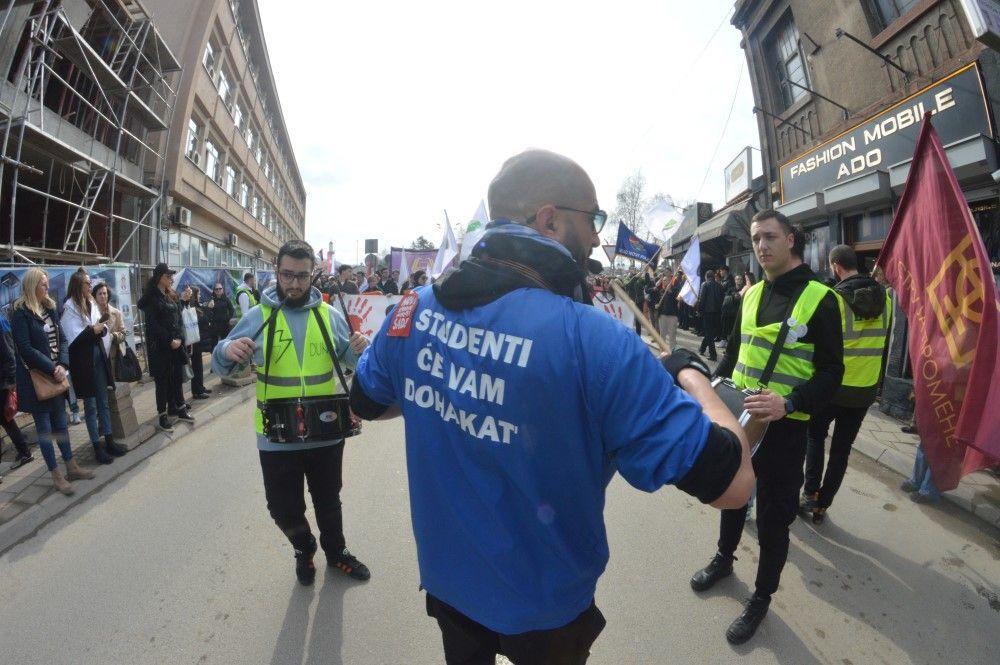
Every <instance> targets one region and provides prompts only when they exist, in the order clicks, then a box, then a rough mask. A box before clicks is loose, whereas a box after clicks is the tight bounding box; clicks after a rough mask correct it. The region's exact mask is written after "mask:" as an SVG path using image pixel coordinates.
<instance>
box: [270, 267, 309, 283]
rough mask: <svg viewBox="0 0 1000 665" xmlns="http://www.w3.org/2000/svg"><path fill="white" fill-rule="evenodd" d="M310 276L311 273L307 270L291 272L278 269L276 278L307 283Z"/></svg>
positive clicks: (283, 280)
mask: <svg viewBox="0 0 1000 665" xmlns="http://www.w3.org/2000/svg"><path fill="white" fill-rule="evenodd" d="M311 278H312V273H308V272H292V271H291V270H279V271H278V279H280V280H281V281H282V282H289V283H291V282H301V283H303V284H308V283H309V280H310V279H311Z"/></svg>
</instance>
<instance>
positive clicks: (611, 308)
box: [603, 302, 624, 321]
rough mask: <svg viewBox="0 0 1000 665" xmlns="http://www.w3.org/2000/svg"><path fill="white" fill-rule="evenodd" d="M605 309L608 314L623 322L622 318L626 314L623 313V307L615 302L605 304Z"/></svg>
mask: <svg viewBox="0 0 1000 665" xmlns="http://www.w3.org/2000/svg"><path fill="white" fill-rule="evenodd" d="M603 307H604V311H605V312H607V313H608V314H610V315H611V316H613V317H614V318H616V319H618V320H619V321H621V320H622V316H623V315H624V312H623V311H622V307H621V305H619V304H617V303H615V302H607V303H603Z"/></svg>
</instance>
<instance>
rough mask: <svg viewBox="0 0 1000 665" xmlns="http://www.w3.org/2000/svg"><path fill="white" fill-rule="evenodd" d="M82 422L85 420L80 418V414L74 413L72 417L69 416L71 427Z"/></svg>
mask: <svg viewBox="0 0 1000 665" xmlns="http://www.w3.org/2000/svg"><path fill="white" fill-rule="evenodd" d="M82 422H83V420H82V419H81V418H80V414H79V413H72V414H70V416H69V424H70V425H79V424H80V423H82Z"/></svg>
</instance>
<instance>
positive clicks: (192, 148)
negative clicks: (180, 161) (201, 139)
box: [184, 118, 199, 162]
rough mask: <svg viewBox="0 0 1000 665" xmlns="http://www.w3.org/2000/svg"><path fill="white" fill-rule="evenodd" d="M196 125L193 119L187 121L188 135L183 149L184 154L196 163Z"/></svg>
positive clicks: (197, 129) (197, 130)
mask: <svg viewBox="0 0 1000 665" xmlns="http://www.w3.org/2000/svg"><path fill="white" fill-rule="evenodd" d="M198 133H199V128H198V123H197V122H195V121H194V118H190V119H188V135H187V147H185V148H184V154H185V155H187V156H188V157H190V158H191V159H193V160H195V161H196V162H197V161H198V147H199V146H198Z"/></svg>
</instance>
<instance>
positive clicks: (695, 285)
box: [680, 235, 701, 307]
mask: <svg viewBox="0 0 1000 665" xmlns="http://www.w3.org/2000/svg"><path fill="white" fill-rule="evenodd" d="M700 268H701V241H700V240H699V239H698V236H696V235H695V236H691V246H690V247H688V251H687V253H686V254H684V258H683V259H681V270H683V271H684V287H683V288H682V289H681V293H680V296H681V298H682V299H683V300H684V302H686V303H687V304H689V305H691V306H692V307H694V304H695V302H697V301H698V292H699V291H701V277H699V276H698V270H699V269H700Z"/></svg>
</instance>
